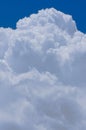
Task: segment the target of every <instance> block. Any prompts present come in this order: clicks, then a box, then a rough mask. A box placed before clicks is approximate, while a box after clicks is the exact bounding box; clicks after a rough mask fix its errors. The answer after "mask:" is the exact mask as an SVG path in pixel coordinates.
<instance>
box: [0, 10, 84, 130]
mask: <svg viewBox="0 0 86 130" xmlns="http://www.w3.org/2000/svg"><path fill="white" fill-rule="evenodd" d="M85 43H86V35H85V34H83V33H81V32H79V31H78V30H77V27H76V25H75V22H74V21H73V20H72V17H71V16H69V15H66V14H63V13H61V12H59V11H57V10H55V9H53V8H51V9H46V10H41V11H39V13H38V14H33V15H31V16H30V17H28V18H24V19H21V20H19V21H18V23H17V28H16V29H15V30H13V29H10V28H8V29H4V28H0V129H1V130H11V129H15V130H24V129H25V130H28V129H30V130H40V129H41V130H49V129H50V130H57V129H59V130H81V129H83V130H85V129H86V105H85V100H86V96H85V85H86V66H85V62H86V60H85V59H86V47H85V46H86V45H85Z"/></svg>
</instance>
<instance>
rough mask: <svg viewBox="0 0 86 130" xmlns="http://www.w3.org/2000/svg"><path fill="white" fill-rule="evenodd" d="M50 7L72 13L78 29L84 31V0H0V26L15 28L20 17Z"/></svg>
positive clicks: (85, 21) (85, 18)
mask: <svg viewBox="0 0 86 130" xmlns="http://www.w3.org/2000/svg"><path fill="white" fill-rule="evenodd" d="M50 7H54V8H56V9H57V10H60V11H62V12H64V13H67V14H70V15H72V16H73V19H74V20H75V21H76V24H77V27H78V29H79V30H81V31H82V32H86V17H85V12H86V1H85V0H83V1H82V0H31V1H30V0H14V1H12V0H0V27H12V28H15V27H16V22H17V21H18V20H19V19H20V18H23V17H25V16H29V15H30V14H32V13H37V12H38V10H40V9H42V8H50Z"/></svg>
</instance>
